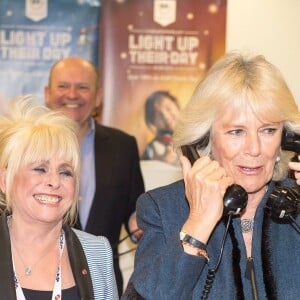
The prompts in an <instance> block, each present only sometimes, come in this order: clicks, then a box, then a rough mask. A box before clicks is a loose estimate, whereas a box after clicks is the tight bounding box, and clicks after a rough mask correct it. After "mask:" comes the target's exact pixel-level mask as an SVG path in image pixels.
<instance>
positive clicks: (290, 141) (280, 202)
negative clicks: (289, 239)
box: [266, 129, 300, 232]
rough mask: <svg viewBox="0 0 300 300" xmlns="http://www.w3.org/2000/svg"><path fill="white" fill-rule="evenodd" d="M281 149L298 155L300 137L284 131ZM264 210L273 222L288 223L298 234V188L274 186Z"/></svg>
mask: <svg viewBox="0 0 300 300" xmlns="http://www.w3.org/2000/svg"><path fill="white" fill-rule="evenodd" d="M281 149H282V150H288V151H293V152H295V153H297V154H300V135H298V134H296V133H294V132H292V131H289V130H286V129H284V130H283V131H282V139H281ZM266 208H267V209H268V210H269V211H270V213H271V217H272V218H273V220H275V221H278V222H283V223H284V222H290V223H292V224H293V225H294V226H295V227H296V229H297V230H298V231H299V232H300V229H299V227H298V225H297V223H296V222H295V219H294V218H295V217H296V216H297V215H298V214H299V212H300V189H299V186H298V187H293V188H291V187H283V186H280V185H279V184H276V185H275V188H274V189H273V191H272V193H271V194H270V196H269V199H268V201H267V203H266Z"/></svg>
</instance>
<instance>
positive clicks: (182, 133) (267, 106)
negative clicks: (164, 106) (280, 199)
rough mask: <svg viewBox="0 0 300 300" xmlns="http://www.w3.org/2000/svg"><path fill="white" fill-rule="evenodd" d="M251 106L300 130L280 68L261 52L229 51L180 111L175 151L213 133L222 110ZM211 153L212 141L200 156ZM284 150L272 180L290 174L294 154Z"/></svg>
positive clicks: (237, 110)
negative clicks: (289, 162) (289, 169)
mask: <svg viewBox="0 0 300 300" xmlns="http://www.w3.org/2000/svg"><path fill="white" fill-rule="evenodd" d="M249 105H250V106H251V108H252V109H253V111H254V113H255V114H256V115H257V116H258V117H259V118H261V119H264V120H269V121H270V122H274V123H275V122H278V123H283V126H284V127H285V128H288V129H290V130H292V131H294V132H296V133H298V134H299V133H300V113H299V109H298V106H297V103H296V101H295V99H294V97H293V95H292V93H291V91H290V89H289V88H288V86H287V84H286V82H285V80H284V78H283V76H282V74H281V73H280V71H279V70H278V69H277V68H276V67H275V66H274V65H273V64H271V63H270V62H268V61H267V60H266V59H265V57H264V56H262V55H251V54H245V53H244V54H243V53H240V52H230V53H227V54H225V55H224V56H223V57H221V58H220V59H219V60H218V61H217V62H216V63H215V64H214V65H213V66H212V67H211V69H210V70H209V71H208V72H207V74H206V76H205V77H204V78H203V79H202V80H201V81H200V82H199V84H198V85H197V86H196V89H195V91H194V93H193V95H192V97H191V99H190V101H189V103H188V104H187V105H186V107H185V108H184V109H183V110H182V111H181V113H180V115H179V117H178V119H177V124H176V128H175V132H174V148H175V150H176V151H177V153H181V146H183V145H186V144H187V145H189V144H194V143H196V142H197V141H200V140H201V139H202V138H203V137H204V136H206V135H207V133H210V132H211V129H212V126H213V124H214V122H215V120H216V119H217V118H218V116H219V115H220V114H221V113H222V111H224V110H227V109H230V110H232V111H233V112H235V113H236V114H239V113H240V112H241V111H244V110H245V108H246V107H247V106H249ZM210 138H211V135H210ZM210 152H211V142H210V141H209V143H208V145H207V146H206V147H204V148H203V149H200V150H199V154H200V156H202V155H209V154H210ZM284 152H286V151H281V154H280V155H281V162H280V163H279V164H276V166H275V170H274V174H273V179H276V180H279V179H282V178H283V177H284V176H286V174H287V160H288V159H289V158H290V157H291V155H292V154H291V153H288V155H287V153H284Z"/></svg>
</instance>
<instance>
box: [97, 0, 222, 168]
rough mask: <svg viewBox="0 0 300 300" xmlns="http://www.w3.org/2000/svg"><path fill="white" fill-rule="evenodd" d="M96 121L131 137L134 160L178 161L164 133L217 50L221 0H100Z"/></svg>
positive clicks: (219, 50) (168, 134) (219, 46)
mask: <svg viewBox="0 0 300 300" xmlns="http://www.w3.org/2000/svg"><path fill="white" fill-rule="evenodd" d="M102 9H103V12H105V13H104V14H103V16H102V34H101V55H102V59H101V62H102V66H101V70H102V82H103V107H102V119H101V122H102V123H104V124H107V125H110V126H114V127H117V128H121V129H123V130H124V131H126V132H128V133H130V134H132V135H134V136H135V137H136V138H137V140H138V146H139V151H140V155H141V158H142V160H144V159H145V160H157V161H163V162H166V163H168V164H171V165H176V164H178V160H177V157H175V155H174V153H173V154H172V149H171V148H172V146H171V145H172V130H173V127H174V121H175V120H176V116H177V115H178V113H179V111H180V110H181V109H182V108H184V106H185V105H186V103H187V102H188V100H189V98H190V97H191V95H192V93H193V90H194V88H195V85H196V84H197V82H198V81H199V80H200V79H201V78H202V77H203V75H204V74H205V73H206V72H207V70H208V69H209V68H210V66H211V65H212V64H213V63H214V62H215V61H216V60H217V59H218V58H219V57H220V56H221V55H222V54H223V53H224V51H225V32H226V28H225V26H226V1H225V0H218V1H208V0H198V1H195V0H184V1H179V0H143V1H140V0H130V1H129V0H127V1H126V0H122V1H110V0H104V1H103V2H102Z"/></svg>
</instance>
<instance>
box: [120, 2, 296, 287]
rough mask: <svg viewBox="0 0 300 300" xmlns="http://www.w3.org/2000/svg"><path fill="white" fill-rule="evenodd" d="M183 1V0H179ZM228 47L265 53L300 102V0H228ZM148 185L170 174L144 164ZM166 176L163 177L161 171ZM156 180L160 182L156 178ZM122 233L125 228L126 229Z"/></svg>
mask: <svg viewBox="0 0 300 300" xmlns="http://www.w3.org/2000/svg"><path fill="white" fill-rule="evenodd" d="M178 1H183V0H178ZM227 1H228V2H227V30H226V31H227V33H226V50H236V49H241V50H247V51H250V52H256V53H259V54H263V55H264V56H265V57H266V58H267V59H268V60H269V61H270V62H272V63H273V64H275V65H276V66H277V67H278V68H279V69H280V70H281V71H282V73H283V75H284V77H285V79H286V81H287V83H288V85H289V87H290V89H291V90H292V92H293V94H294V96H295V98H296V100H297V102H298V103H299V104H300V76H299V73H298V72H299V69H300V0H227ZM142 170H143V172H144V177H145V181H146V187H147V188H153V187H155V185H161V184H162V183H163V184H167V183H168V181H173V180H174V176H175V177H178V176H180V173H179V172H178V170H175V171H174V172H173V173H172V174H173V175H170V177H169V178H168V177H167V176H166V173H165V172H163V173H161V170H160V169H159V170H160V171H158V172H157V176H153V169H152V173H149V170H148V168H147V165H142ZM160 174H161V176H162V178H160V176H159V175H160ZM154 180H155V181H156V182H154ZM122 235H123V236H124V235H125V232H124V231H122ZM132 247H134V245H133V244H132V243H130V241H126V242H125V243H124V244H122V245H120V252H122V251H126V250H127V249H130V248H132ZM133 259H134V252H131V253H129V254H126V255H124V256H122V257H121V260H120V265H121V268H122V270H123V275H124V281H125V285H126V282H127V280H128V277H129V276H130V274H131V272H132V269H133Z"/></svg>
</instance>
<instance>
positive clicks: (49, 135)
mask: <svg viewBox="0 0 300 300" xmlns="http://www.w3.org/2000/svg"><path fill="white" fill-rule="evenodd" d="M77 130H78V129H77V124H76V123H75V122H74V121H73V120H71V119H70V118H68V117H66V116H64V115H63V114H62V113H60V112H57V111H52V110H50V109H49V108H46V107H45V106H42V105H33V99H31V98H30V97H28V96H24V97H19V98H17V99H15V100H13V101H12V103H11V106H10V109H9V111H8V112H7V113H6V114H4V115H3V116H1V117H0V169H2V170H6V193H5V194H4V193H3V192H2V191H1V192H0V204H1V206H2V207H4V208H5V209H7V210H8V211H10V212H11V193H12V185H13V180H14V177H15V175H16V174H17V172H18V170H19V169H20V167H22V166H25V165H28V164H31V163H34V162H39V161H44V160H50V159H51V158H53V157H54V156H58V157H60V158H63V159H65V160H66V161H68V162H69V163H70V165H71V166H72V168H73V171H74V176H75V199H74V201H73V203H72V206H71V208H70V210H69V211H68V212H67V213H66V215H65V216H64V220H63V221H64V223H69V224H73V223H74V222H75V220H76V216H77V207H78V198H79V175H80V152H79V151H80V150H79V143H78V138H77Z"/></svg>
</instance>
